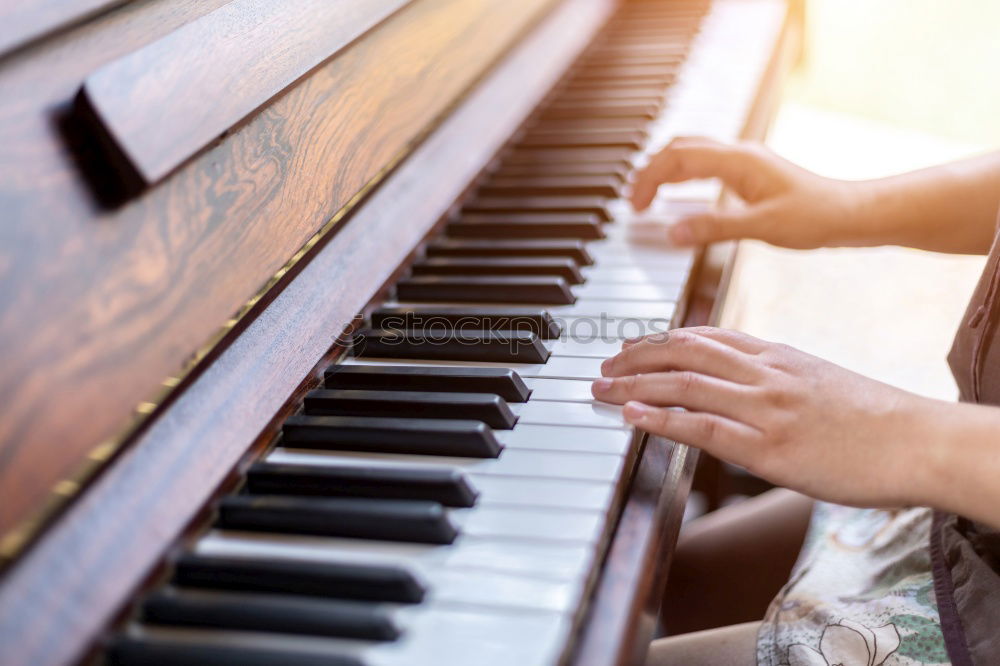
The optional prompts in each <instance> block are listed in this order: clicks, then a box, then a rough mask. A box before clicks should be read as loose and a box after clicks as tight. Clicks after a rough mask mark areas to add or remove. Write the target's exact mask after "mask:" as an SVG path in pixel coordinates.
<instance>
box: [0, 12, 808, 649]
mask: <svg viewBox="0 0 1000 666" xmlns="http://www.w3.org/2000/svg"><path fill="white" fill-rule="evenodd" d="M265 4H266V3H265ZM22 5H23V7H21V8H18V7H8V8H0V33H3V34H2V35H0V119H2V121H3V122H0V203H2V211H0V368H2V372H0V395H2V396H3V400H2V402H0V555H2V557H3V561H4V570H3V571H2V572H0V644H2V645H3V649H2V650H0V663H2V664H11V665H14V664H18V665H20V664H33V665H39V666H40V665H43V664H66V663H75V662H80V661H87V660H95V659H96V660H100V659H101V653H102V649H103V647H104V646H105V645H106V642H107V640H108V638H109V637H110V636H112V635H114V634H115V632H117V631H119V630H120V629H121V627H122V626H124V624H126V623H128V622H129V621H130V618H131V617H132V614H133V613H134V612H135V604H134V602H135V600H136V599H139V598H140V597H141V595H142V594H143V592H144V591H146V590H149V589H151V588H153V587H155V586H156V585H157V584H159V582H160V581H162V579H163V577H164V576H166V575H169V571H170V567H171V564H170V563H171V562H172V561H173V558H174V557H175V556H176V555H177V554H178V553H179V552H181V551H182V550H184V549H185V548H186V547H187V545H189V544H190V543H191V542H192V540H194V539H196V538H197V535H198V534H199V533H201V532H202V531H203V529H204V527H205V525H206V524H207V521H211V520H212V516H213V502H214V501H215V499H216V498H218V497H219V496H220V495H221V494H223V493H226V492H229V491H231V490H232V489H233V488H235V487H236V486H237V485H238V484H239V483H240V480H241V478H242V474H243V472H244V471H245V469H246V468H247V466H248V465H249V464H250V463H251V462H252V461H254V460H255V459H257V458H259V457H260V456H261V455H262V453H263V452H265V451H266V450H267V449H268V447H269V446H270V445H271V443H272V441H273V440H274V437H275V435H276V433H278V432H280V429H281V424H282V422H283V420H284V419H285V417H287V416H288V415H289V414H291V413H293V412H295V411H296V410H297V409H298V408H299V405H300V403H301V399H302V396H303V395H304V394H305V393H306V392H307V391H309V390H310V389H312V388H315V387H316V386H317V385H318V383H319V382H320V379H321V378H320V375H321V372H322V370H323V369H324V368H325V367H326V366H327V365H329V364H330V363H331V362H332V361H334V360H336V359H337V358H338V357H339V356H340V355H341V354H342V352H343V346H342V345H341V343H342V341H343V340H344V338H343V337H342V334H343V333H344V332H345V331H346V330H350V329H351V328H352V327H354V326H356V325H358V322H359V320H358V316H359V314H361V313H367V312H369V311H370V309H371V307H372V306H373V305H377V304H378V303H379V302H380V301H382V300H384V299H385V298H386V296H387V295H389V294H391V290H392V288H393V285H394V283H395V281H396V280H397V279H398V278H400V277H401V276H405V275H406V273H407V270H408V267H409V265H410V264H411V263H412V262H413V261H414V260H415V259H419V257H420V256H421V249H420V248H421V247H422V243H424V242H425V241H426V239H427V238H428V237H430V236H431V235H432V234H434V233H437V232H438V231H439V230H440V229H441V228H442V226H443V225H444V224H445V223H446V222H447V221H448V220H449V219H450V216H452V215H453V214H454V213H455V211H456V210H458V208H459V207H460V205H461V203H462V202H463V201H464V200H466V199H467V198H468V197H469V196H470V195H471V194H472V193H474V191H475V188H476V186H477V184H478V183H480V182H482V180H483V179H484V177H485V176H484V174H488V173H489V170H490V169H491V168H493V167H494V166H495V165H496V163H497V160H498V156H500V157H501V158H502V156H503V155H504V151H505V150H507V147H509V146H510V145H511V144H512V142H516V140H517V139H518V138H519V137H521V136H522V135H523V134H524V128H525V126H526V123H527V122H529V120H530V119H531V118H532V114H533V112H534V110H535V109H536V108H537V107H539V105H540V104H542V103H543V102H544V101H545V100H546V99H547V98H549V97H550V96H551V95H552V94H553V90H554V89H556V90H557V89H558V88H559V86H560V81H562V80H563V79H564V76H565V74H566V72H567V70H570V69H571V68H572V67H573V65H574V61H575V60H576V59H577V58H578V57H579V56H580V54H581V53H583V52H584V51H585V49H587V48H588V47H589V46H590V45H591V44H592V43H595V42H599V41H600V40H601V39H604V37H602V36H601V35H602V33H601V30H602V27H603V26H604V24H605V23H606V22H607V21H608V20H609V19H611V18H612V17H613V16H614V14H615V12H616V11H617V10H618V3H616V2H614V1H613V0H561V1H552V0H548V1H546V0H513V1H510V2H503V3H489V2H481V1H480V0H414V1H412V2H399V1H397V2H377V1H372V2H367V3H361V2H359V3H354V4H352V3H350V2H341V3H334V2H330V3H322V2H318V1H317V2H311V1H308V0H300V1H299V2H290V3H287V6H286V7H285V8H284V11H282V12H273V13H271V14H268V12H266V11H264V10H263V9H262V7H264V6H265V5H262V4H261V3H254V2H249V1H245V2H240V1H239V0H237V1H236V2H233V3H227V2H225V1H224V0H208V1H199V2H195V1H193V0H184V1H181V2H166V1H163V0H154V1H150V2H126V3H121V2H100V1H95V0H89V1H88V0H75V1H74V0H61V1H57V0H50V1H48V2H45V3H41V4H39V5H38V6H37V7H34V6H33V7H32V8H31V10H30V11H29V10H27V9H24V7H28V4H27V3H22ZM334 5H336V6H338V7H340V8H341V9H342V10H343V11H342V14H343V15H344V16H345V17H347V18H345V19H344V20H345V21H348V19H350V21H348V24H349V25H347V27H346V28H344V27H343V25H342V22H341V23H338V22H337V20H336V19H337V16H339V14H338V12H336V11H334V12H331V11H330V6H334ZM349 5H350V6H351V7H350V8H349V7H348V6H349ZM626 5H629V6H632V5H638V6H643V7H661V6H677V7H680V8H681V10H683V8H684V7H685V6H688V5H690V6H691V7H701V6H704V7H707V15H706V16H705V17H704V18H703V19H701V20H702V29H701V32H700V34H699V35H698V37H697V38H696V41H695V45H694V46H692V47H691V54H690V55H689V58H688V62H687V63H685V65H684V66H683V67H684V69H683V75H682V76H681V77H680V80H679V82H678V83H677V84H674V85H673V87H672V88H671V92H670V93H669V94H668V96H667V103H666V105H665V106H664V107H663V111H662V114H663V116H662V117H660V118H658V119H657V120H656V121H655V123H656V124H657V127H658V128H659V129H658V130H657V131H656V132H654V133H653V134H654V136H653V137H652V139H651V141H650V144H649V145H648V146H647V150H652V149H653V148H655V147H656V146H655V144H656V142H657V141H659V142H660V143H662V141H663V140H665V138H666V137H669V135H670V134H671V133H674V132H688V131H693V130H698V129H700V128H702V127H704V131H706V132H713V133H716V134H718V135H720V136H722V137H723V138H737V137H738V136H744V137H760V136H762V135H763V133H764V131H765V130H766V127H767V124H768V121H769V119H770V116H771V112H772V110H773V108H774V103H775V95H776V91H777V88H778V82H779V81H780V80H781V79H782V77H783V76H784V74H785V72H786V71H787V69H788V67H789V66H790V63H791V61H792V59H793V58H794V56H795V53H796V49H797V39H798V24H797V23H796V21H795V17H794V15H793V13H791V12H789V11H788V10H787V8H786V7H785V5H784V4H783V3H781V2H779V1H778V0H715V1H714V2H704V3H703V2H701V0H692V1H691V2H688V0H640V1H637V2H633V3H626ZM233 6H238V7H236V9H239V8H240V7H243V9H244V10H245V11H235V10H234V11H232V12H229V13H228V14H227V13H226V12H227V11H228V10H230V9H233ZM369 9H370V10H371V11H370V12H369V13H368V14H365V11H367V10H369ZM699 11H700V10H699ZM310 12H312V13H314V14H315V15H316V16H317V17H319V16H324V17H326V18H325V19H324V20H331V21H333V23H331V24H329V25H332V26H339V27H338V29H341V28H343V30H342V34H341V33H336V34H337V35H340V37H339V40H340V41H339V42H337V40H335V39H334V40H332V41H331V38H329V34H330V32H329V31H327V30H326V28H327V27H328V24H326V23H322V22H320V21H319V19H318V18H317V22H316V24H315V25H311V24H310V22H309V21H307V20H306V21H303V20H301V19H302V16H308V15H309V14H310ZM355 14H364V16H361V18H358V17H357V16H355ZM331 17H332V18H331ZM296 19H298V20H299V22H298V23H295V20H296ZM351 21H353V23H351ZM359 21H360V22H361V23H363V25H361V23H358V22H359ZM365 21H367V23H364V22H365ZM246 25H253V26H256V28H257V29H258V32H256V33H253V34H256V35H261V36H263V37H262V38H261V41H259V42H254V43H247V42H240V41H239V39H236V40H235V41H233V40H232V39H230V41H229V42H228V46H227V47H226V48H223V49H220V48H216V47H217V45H215V44H213V43H212V40H211V38H210V37H211V35H213V34H219V35H228V36H229V37H230V38H231V37H232V35H233V34H236V33H238V30H237V28H239V27H240V26H242V27H243V28H245V27H246ZM192 26H194V27H195V28H197V29H195V28H192ZM359 26H360V27H359ZM241 29H242V28H241ZM283 29H284V30H285V31H284V32H283ZM333 32H336V31H333ZM178 33H180V34H179V35H178ZM206 35H208V36H209V37H208V38H206ZM164 40H167V41H168V44H169V45H170V47H171V48H170V49H160V50H159V51H157V49H156V48H150V45H156V44H157V43H160V42H162V41H164ZM170 40H173V41H170ZM320 42H321V44H320V47H317V49H318V50H317V49H313V53H312V55H311V56H309V57H306V56H302V57H299V56H300V55H301V53H302V52H303V49H304V48H305V46H306V45H310V44H314V43H320ZM334 42H336V43H334ZM331 44H332V45H331ZM178 49H181V50H182V52H183V54H184V57H183V58H182V57H181V52H178ZM227 49H228V50H227ZM234 50H235V52H234ZM306 50H307V51H308V49H306ZM244 51H250V52H252V53H251V55H253V54H254V53H256V54H257V55H258V56H259V55H260V53H264V54H267V56H268V62H273V63H274V65H273V67H274V68H275V69H276V70H278V71H277V72H276V73H275V72H270V73H269V74H268V76H265V77H262V80H260V81H254V82H253V83H252V84H251V83H247V84H245V85H243V84H241V83H239V82H240V80H241V79H240V77H236V78H233V79H231V80H232V81H235V82H236V83H235V84H234V85H232V86H231V87H228V88H225V89H221V88H212V87H210V86H209V84H208V83H206V81H207V82H211V81H213V80H215V81H217V80H220V79H212V77H211V76H210V74H212V71H211V70H213V68H214V70H216V74H219V73H221V74H222V75H225V74H226V73H227V72H228V73H229V74H230V75H231V71H230V70H227V66H228V65H231V64H232V63H240V62H245V61H246V58H247V57H248V56H247V53H245V52H244ZM327 51H330V52H329V53H327ZM137 54H138V55H137ZM289 54H290V55H289ZM172 56H173V57H172ZM309 58H312V60H310V59H309ZM116 65H120V66H118V68H117V69H116V68H115V66H116ZM192 67H194V68H195V70H193V71H189V70H190V69H191V68H192ZM171 68H176V70H172V69H171ZM202 68H204V70H205V71H204V72H203V71H202ZM109 71H110V72H111V74H110V75H108V74H106V73H107V72H109ZM102 73H105V77H104V79H102V78H101V76H100V75H101V74H102ZM151 73H152V74H151ZM202 73H204V74H205V76H201V74H202ZM271 74H273V76H271ZM153 75H155V76H156V77H159V78H155V77H154V78H153V79H152V81H153V83H156V84H159V85H161V86H166V85H167V84H166V83H163V82H164V81H166V82H168V83H169V86H172V87H170V88H164V89H162V90H159V95H158V96H153V95H148V96H144V95H143V94H142V93H141V91H143V90H146V91H148V90H150V89H151V88H150V87H149V86H150V85H151V84H150V79H148V77H149V76H153ZM161 75H162V76H161ZM108 76H110V77H111V79H110V83H109V80H108ZM268 77H270V78H268ZM263 79H267V80H263ZM221 80H226V79H225V78H224V77H223V79H221ZM102 83H103V85H104V87H103V88H102V85H101V84H102ZM91 84H92V85H91ZM87 86H91V87H89V88H88V87H87ZM143 86H146V87H145V88H144V87H143ZM81 89H84V90H85V92H87V93H89V96H88V95H87V94H82V93H81ZM136 91H140V92H136ZM213 96H214V97H215V98H218V103H217V104H209V105H207V106H205V105H202V107H201V108H203V109H208V112H207V113H208V114H209V115H208V116H207V117H204V118H200V119H197V120H196V119H193V116H191V115H185V114H186V113H189V107H188V106H185V103H184V102H185V100H184V99H183V98H185V97H194V98H200V99H201V100H202V101H203V100H204V98H206V97H207V98H209V99H212V98H213ZM154 98H155V100H156V103H155V104H153V103H150V99H154ZM178 98H180V99H178ZM175 102H176V103H175ZM102 105H103V106H102ZM196 106H197V105H196ZM213 109H218V114H217V115H212V113H211V111H212V110H213ZM144 114H145V115H144ZM149 114H156V115H155V116H153V117H150V115H149ZM713 114H714V115H713ZM133 118H134V119H135V122H134V126H133V125H132V124H130V123H131V122H132V119H133ZM706 118H708V119H709V120H710V121H711V122H714V123H716V124H715V125H712V124H711V122H710V123H709V124H708V125H705V124H704V122H703V121H704V120H705V119H706ZM116 122H118V123H119V124H118V125H116V124H115V123H116ZM699 123H702V124H699ZM151 134H152V135H155V137H154V138H155V139H157V140H156V141H152V142H151V143H150V142H148V141H147V139H148V138H149V136H150V135H151ZM152 144H157V145H156V146H153V145H152ZM158 150H159V151H161V152H157V151H158ZM171 151H172V152H171ZM164 155H166V156H164ZM667 204H669V202H667ZM724 250H725V249H724ZM728 250H731V248H729V249H728ZM728 250H726V251H723V252H721V253H720V252H719V250H718V249H716V250H715V252H714V253H706V254H705V255H704V256H701V257H699V258H698V260H697V261H696V262H695V264H693V267H692V269H691V271H690V279H689V284H688V285H687V287H686V288H685V289H684V295H683V298H682V299H681V301H680V302H679V303H678V304H677V308H676V312H675V313H674V314H673V316H672V319H673V323H674V324H675V325H681V324H684V323H689V324H690V323H706V322H710V321H712V310H713V308H717V307H718V301H719V297H720V296H721V294H722V293H723V292H724V282H725V275H724V266H725V259H726V258H727V257H728V256H729V254H730V253H729V252H728ZM719 256H721V257H722V262H721V263H719V262H717V261H716V259H717V258H718V257H719ZM637 441H638V442H639V443H638V445H637V446H636V448H635V450H634V452H633V453H632V454H631V456H630V457H629V459H628V461H629V464H628V465H627V466H626V468H625V470H624V472H623V474H622V478H621V480H620V481H619V483H618V490H617V492H618V501H617V502H616V505H615V507H616V508H615V511H614V514H613V515H612V516H611V517H610V518H609V525H610V529H609V531H608V536H607V539H606V542H605V543H604V544H603V545H602V548H601V550H600V553H601V562H599V563H598V565H597V566H596V567H595V569H594V575H593V577H592V578H593V579H592V580H591V581H590V584H589V585H588V588H587V594H586V595H585V598H584V599H583V600H582V601H581V604H580V607H579V609H578V610H577V611H576V612H575V614H574V617H573V621H572V632H571V638H570V639H569V640H568V641H567V643H566V645H565V647H564V649H562V650H560V651H559V653H558V658H557V661H562V662H565V663H574V664H612V663H614V664H627V663H637V661H638V660H641V655H642V654H643V652H644V649H645V644H646V642H648V640H649V637H650V635H651V633H652V630H653V624H654V619H655V614H656V610H657V608H656V604H657V603H658V601H659V594H660V590H661V589H662V585H663V581H664V578H665V575H666V571H667V569H668V564H669V556H670V552H671V549H672V546H673V542H674V540H675V538H676V534H677V531H678V529H679V525H680V520H681V516H682V513H683V508H684V500H685V497H686V493H687V489H688V487H689V485H690V480H691V475H692V473H693V466H694V462H695V457H696V456H695V454H694V452H692V451H689V450H688V449H687V448H686V447H683V446H680V445H676V444H673V443H671V442H665V441H659V440H657V439H655V438H648V441H647V440H645V439H643V438H637ZM469 663H474V662H469Z"/></svg>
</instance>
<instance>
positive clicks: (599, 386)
mask: <svg viewBox="0 0 1000 666" xmlns="http://www.w3.org/2000/svg"><path fill="white" fill-rule="evenodd" d="M614 383H615V382H614V380H613V379H611V378H609V377H601V378H600V379H595V380H594V391H596V392H597V393H607V392H608V391H610V390H611V386H612V384H614Z"/></svg>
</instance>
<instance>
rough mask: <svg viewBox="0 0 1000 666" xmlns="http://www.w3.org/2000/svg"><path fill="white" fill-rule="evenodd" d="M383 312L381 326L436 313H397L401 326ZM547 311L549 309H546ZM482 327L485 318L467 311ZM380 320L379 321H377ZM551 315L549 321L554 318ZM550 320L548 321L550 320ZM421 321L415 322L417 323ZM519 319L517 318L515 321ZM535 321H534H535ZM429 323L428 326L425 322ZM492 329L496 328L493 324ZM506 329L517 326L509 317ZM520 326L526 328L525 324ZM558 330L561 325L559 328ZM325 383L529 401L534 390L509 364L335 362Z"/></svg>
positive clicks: (404, 326) (419, 325) (411, 324)
mask: <svg viewBox="0 0 1000 666" xmlns="http://www.w3.org/2000/svg"><path fill="white" fill-rule="evenodd" d="M381 312H382V314H381V315H380V316H376V315H372V324H373V325H374V326H375V327H377V328H390V329H391V328H396V329H407V328H428V327H431V326H433V325H434V324H433V322H428V321H427V320H428V319H435V318H436V317H434V315H433V314H432V315H429V316H422V315H419V314H416V315H415V314H414V312H413V311H412V310H410V311H406V312H403V313H400V314H397V315H395V318H396V320H397V322H399V323H400V324H402V325H401V326H397V327H393V326H392V319H393V318H394V315H392V314H389V313H388V312H386V309H385V308H383V309H382V311H381ZM542 314H543V315H546V314H547V313H542ZM465 316H466V317H467V318H468V319H470V320H472V321H474V322H475V323H476V328H477V329H478V330H482V329H483V326H482V323H483V322H482V318H481V317H474V316H470V315H468V314H467V315H465ZM436 319H437V321H438V325H449V326H450V325H451V324H450V320H445V319H444V318H436ZM376 321H378V323H376ZM551 321H552V320H551V317H549V318H548V322H551ZM548 322H547V323H548ZM415 323H416V324H417V325H414V324H415ZM514 323H517V322H514ZM532 323H534V322H532ZM425 324H427V326H425ZM489 328H491V329H492V330H496V329H494V328H492V327H489ZM504 328H505V329H513V330H517V329H519V328H520V327H518V326H512V325H511V321H510V318H508V322H507V325H506V326H504ZM520 330H524V329H523V328H521V329H520ZM557 330H558V329H557ZM324 385H325V386H326V388H328V389H368V390H383V391H455V392H463V393H494V394H496V395H499V396H500V397H501V398H503V399H504V400H507V401H508V402H527V400H528V396H529V395H531V391H530V390H529V389H528V387H527V386H526V385H525V383H524V380H522V379H521V377H520V376H519V375H518V374H517V373H516V372H514V371H513V370H508V369H507V368H448V367H442V368H435V367H433V366H430V367H428V366H406V365H343V364H338V365H331V366H330V367H329V368H327V369H326V373H325V375H324Z"/></svg>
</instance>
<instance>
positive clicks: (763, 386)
mask: <svg viewBox="0 0 1000 666" xmlns="http://www.w3.org/2000/svg"><path fill="white" fill-rule="evenodd" d="M601 370H602V374H603V375H604V378H603V379H599V380H597V381H595V382H594V385H593V389H592V390H593V394H594V396H595V397H596V398H598V399H600V400H603V401H605V402H611V403H615V404H624V405H625V409H624V413H625V418H626V419H627V420H628V421H629V422H630V423H632V424H634V425H635V426H637V427H639V428H641V429H643V430H646V431H647V432H650V433H654V434H657V435H662V436H664V437H666V438H668V439H672V440H675V441H678V442H682V443H684V444H690V445H692V446H696V447H698V448H701V449H704V450H706V451H708V452H709V453H710V454H712V455H714V456H716V457H718V458H722V459H723V460H727V461H729V462H732V463H735V464H737V465H741V466H743V467H746V468H747V469H748V470H749V471H750V472H752V473H753V474H756V475H758V476H760V477H763V478H765V479H767V480H769V481H771V482H772V483H775V484H778V485H782V486H786V487H789V488H793V489H795V490H798V491H801V492H803V493H806V494H807V495H810V496H812V497H816V498H819V499H823V500H827V501H832V502H838V503H841V504H852V505H859V506H901V505H908V504H914V503H918V502H919V499H920V498H919V497H918V496H917V495H916V492H915V490H914V488H915V487H916V486H917V485H919V484H918V481H919V478H918V477H919V474H920V473H921V469H922V468H923V467H924V466H923V465H922V463H921V461H920V452H921V435H922V434H925V433H926V430H925V427H926V424H925V425H924V426H922V425H921V419H922V418H926V416H924V414H925V413H927V412H929V411H933V410H928V409H925V407H926V406H927V405H925V404H924V403H931V402H935V401H931V400H930V399H926V398H921V397H919V396H917V395H914V394H911V393H907V392H906V391H903V390H900V389H897V388H894V387H892V386H889V385H887V384H883V383H881V382H878V381H875V380H873V379H869V378H867V377H864V376H862V375H859V374H856V373H854V372H851V371H849V370H846V369H844V368H841V367H839V366H837V365H834V364H833V363H829V362H827V361H824V360H822V359H819V358H816V357H815V356H811V355H809V354H806V353H804V352H801V351H799V350H797V349H793V348H791V347H789V346H787V345H781V344H774V343H770V342H765V341H763V340H759V339H757V338H754V337H752V336H749V335H746V334H743V333H738V332H736V331H729V330H724V329H717V328H708V327H700V328H689V329H679V330H675V331H670V332H669V333H659V334H656V335H651V336H647V337H645V338H641V339H639V340H636V341H628V342H626V343H625V345H623V349H622V351H621V352H620V353H619V354H617V355H616V356H614V357H612V358H610V359H608V360H607V361H605V362H604V365H603V366H602V368H601ZM673 407H683V408H684V410H685V411H682V410H677V409H671V408H673Z"/></svg>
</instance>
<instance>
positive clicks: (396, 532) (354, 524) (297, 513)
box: [217, 495, 458, 544]
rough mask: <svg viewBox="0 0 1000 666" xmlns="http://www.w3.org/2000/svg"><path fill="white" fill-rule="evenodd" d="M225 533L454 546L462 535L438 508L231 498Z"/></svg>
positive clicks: (413, 503) (221, 522)
mask: <svg viewBox="0 0 1000 666" xmlns="http://www.w3.org/2000/svg"><path fill="white" fill-rule="evenodd" d="M217 524H218V526H219V527H221V528H223V529H232V530H245V531H252V532H279V533H282V534H308V535H311V536H328V537H344V538H349V539H378V540H380V541H405V542H408V543H434V544H449V543H453V542H454V541H455V538H456V537H457V536H458V529H457V528H456V527H455V526H454V525H453V524H452V522H451V520H450V519H449V518H448V512H447V511H446V510H445V508H444V507H443V506H441V505H440V504H438V503H437V502H427V501H424V500H393V499H371V498H361V497H290V496H288V495H229V496H227V497H223V498H222V501H220V502H219V518H218V521H217Z"/></svg>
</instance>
